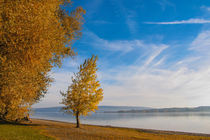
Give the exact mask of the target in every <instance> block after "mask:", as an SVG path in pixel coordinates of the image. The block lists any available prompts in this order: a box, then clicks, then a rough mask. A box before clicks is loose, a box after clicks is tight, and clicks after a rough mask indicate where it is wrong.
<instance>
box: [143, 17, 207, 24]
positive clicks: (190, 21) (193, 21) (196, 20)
mask: <svg viewBox="0 0 210 140" xmlns="http://www.w3.org/2000/svg"><path fill="white" fill-rule="evenodd" d="M144 23H145V24H162V25H168V24H209V23H210V20H207V19H199V18H192V19H188V20H180V21H170V22H144Z"/></svg>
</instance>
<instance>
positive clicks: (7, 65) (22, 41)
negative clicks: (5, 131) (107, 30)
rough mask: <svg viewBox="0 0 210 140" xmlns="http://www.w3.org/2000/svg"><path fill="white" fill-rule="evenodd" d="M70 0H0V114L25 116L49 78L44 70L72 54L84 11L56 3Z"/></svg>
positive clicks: (15, 117)
mask: <svg viewBox="0 0 210 140" xmlns="http://www.w3.org/2000/svg"><path fill="white" fill-rule="evenodd" d="M70 2H71V1H70V0H0V119H4V120H8V121H14V120H18V119H20V118H23V117H24V116H27V115H28V113H29V110H30V107H31V105H32V104H33V103H35V102H37V101H39V99H40V98H41V97H43V96H44V94H45V93H46V91H47V87H48V86H49V83H50V82H51V81H52V79H51V78H50V77H49V75H48V72H49V71H50V70H51V69H52V67H53V66H60V65H61V60H62V59H63V58H64V57H66V56H73V55H74V52H73V50H72V48H71V46H72V45H71V44H72V41H73V40H75V39H77V38H78V37H79V36H80V34H81V32H80V30H81V25H82V15H83V14H84V13H85V11H84V10H83V9H82V8H81V7H78V8H77V9H75V10H73V11H72V12H71V13H70V14H68V13H67V12H66V11H65V10H63V9H61V8H60V7H61V5H64V4H65V5H66V4H70Z"/></svg>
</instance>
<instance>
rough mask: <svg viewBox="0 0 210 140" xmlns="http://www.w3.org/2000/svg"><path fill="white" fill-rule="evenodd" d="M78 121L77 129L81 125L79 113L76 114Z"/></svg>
mask: <svg viewBox="0 0 210 140" xmlns="http://www.w3.org/2000/svg"><path fill="white" fill-rule="evenodd" d="M76 120H77V126H76V128H79V124H80V122H79V113H77V114H76Z"/></svg>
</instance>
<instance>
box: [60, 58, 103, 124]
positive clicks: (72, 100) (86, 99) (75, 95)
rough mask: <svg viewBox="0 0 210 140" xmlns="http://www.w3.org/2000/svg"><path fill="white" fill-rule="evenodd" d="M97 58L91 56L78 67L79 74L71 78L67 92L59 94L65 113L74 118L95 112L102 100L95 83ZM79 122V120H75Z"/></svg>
mask: <svg viewBox="0 0 210 140" xmlns="http://www.w3.org/2000/svg"><path fill="white" fill-rule="evenodd" d="M96 61H97V57H96V56H92V57H91V58H90V59H87V60H85V62H84V64H82V65H80V67H79V72H78V73H75V74H74V77H72V84H71V85H70V86H69V87H68V90H67V91H66V92H65V93H64V92H61V94H62V95H63V96H64V98H63V100H62V104H64V105H65V107H64V108H63V109H64V110H66V111H67V112H71V113H73V115H74V116H76V117H77V119H78V117H79V116H80V115H83V116H86V115H87V114H88V113H89V112H91V111H95V110H96V109H97V108H98V104H99V102H100V101H102V99H103V90H102V88H100V83H99V81H97V74H96V71H97V70H98V69H97V64H96ZM77 121H79V120H77Z"/></svg>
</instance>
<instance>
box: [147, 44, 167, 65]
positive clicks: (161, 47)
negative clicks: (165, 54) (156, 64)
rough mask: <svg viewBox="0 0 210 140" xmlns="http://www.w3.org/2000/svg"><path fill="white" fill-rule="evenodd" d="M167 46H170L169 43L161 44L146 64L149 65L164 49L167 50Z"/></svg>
mask: <svg viewBox="0 0 210 140" xmlns="http://www.w3.org/2000/svg"><path fill="white" fill-rule="evenodd" d="M166 48H168V46H167V45H164V44H163V45H160V46H158V48H157V49H156V51H155V52H154V53H153V54H152V55H151V56H150V57H149V58H148V60H147V61H146V62H145V64H144V65H145V66H147V65H149V64H150V63H151V62H152V61H153V60H154V59H155V58H156V57H157V56H158V55H159V54H160V53H161V52H162V51H163V50H165V49H166Z"/></svg>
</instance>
